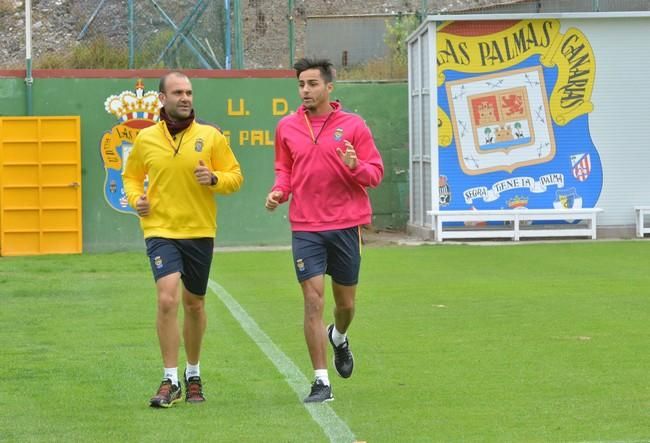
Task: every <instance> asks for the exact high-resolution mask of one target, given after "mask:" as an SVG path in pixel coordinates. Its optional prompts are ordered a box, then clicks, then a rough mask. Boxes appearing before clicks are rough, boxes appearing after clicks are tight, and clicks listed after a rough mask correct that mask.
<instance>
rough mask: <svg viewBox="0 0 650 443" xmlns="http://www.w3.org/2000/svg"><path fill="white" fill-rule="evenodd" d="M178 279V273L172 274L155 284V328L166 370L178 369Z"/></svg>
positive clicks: (179, 275)
mask: <svg viewBox="0 0 650 443" xmlns="http://www.w3.org/2000/svg"><path fill="white" fill-rule="evenodd" d="M180 277H181V274H180V272H174V273H172V274H169V275H166V276H164V277H161V278H159V279H158V281H157V282H156V289H157V291H158V313H157V317H156V328H157V331H158V341H159V342H160V352H161V354H162V359H163V364H164V366H165V367H166V368H175V367H178V347H179V345H180V333H179V330H178V305H179V303H180V291H179V290H178V282H179V281H180Z"/></svg>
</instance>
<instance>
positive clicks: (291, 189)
mask: <svg viewBox="0 0 650 443" xmlns="http://www.w3.org/2000/svg"><path fill="white" fill-rule="evenodd" d="M330 105H331V106H332V112H331V113H330V114H328V115H327V116H322V117H320V116H319V117H311V119H310V118H309V117H308V115H307V113H306V112H305V108H304V106H302V105H301V106H300V107H299V108H298V110H297V111H296V112H295V113H293V114H290V115H287V116H285V117H283V118H282V120H280V121H279V122H278V125H277V128H276V132H275V184H274V185H273V188H272V190H273V191H282V192H283V193H284V195H283V198H282V200H281V202H284V201H287V200H288V199H289V195H291V203H290V204H289V221H290V222H291V230H292V231H328V230H332V229H345V228H350V227H353V226H359V225H363V224H368V223H370V221H371V216H372V208H371V207H370V199H369V198H368V193H367V192H366V187H376V186H377V185H379V183H380V182H381V180H382V178H383V175H384V165H383V162H382V160H381V155H380V154H379V151H378V150H377V147H376V146H375V142H374V140H373V137H372V133H371V132H370V129H369V128H368V126H367V125H366V123H365V121H364V120H363V119H362V118H361V117H360V116H358V115H356V114H352V113H350V112H347V111H344V110H342V109H341V105H340V104H339V103H337V102H332V103H331V104H330ZM345 140H348V141H350V143H352V146H353V147H354V149H355V151H356V153H357V159H358V164H357V167H356V168H355V169H354V170H350V168H348V167H347V166H346V165H345V164H344V163H343V160H341V158H340V157H339V155H338V153H337V152H336V149H337V148H339V149H341V151H343V152H345V149H346V148H345V143H344V141H345Z"/></svg>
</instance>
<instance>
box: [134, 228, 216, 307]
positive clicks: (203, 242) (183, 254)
mask: <svg viewBox="0 0 650 443" xmlns="http://www.w3.org/2000/svg"><path fill="white" fill-rule="evenodd" d="M145 244H146V245H147V255H148V256H149V263H150V264H151V270H152V271H153V277H154V280H156V281H158V279H159V278H161V277H164V276H165V275H169V274H173V273H174V272H180V273H181V280H182V281H183V285H185V289H187V290H188V291H190V292H191V293H192V294H195V295H205V292H206V290H207V288H208V278H209V277H210V265H211V264H212V250H213V249H214V239H213V238H190V239H182V240H179V239H172V238H161V237H151V238H147V239H145Z"/></svg>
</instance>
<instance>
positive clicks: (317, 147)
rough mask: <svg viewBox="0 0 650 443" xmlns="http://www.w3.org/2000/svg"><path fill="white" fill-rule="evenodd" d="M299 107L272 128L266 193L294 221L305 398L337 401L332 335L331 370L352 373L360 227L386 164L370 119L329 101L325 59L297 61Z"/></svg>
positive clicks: (369, 211)
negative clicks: (327, 303) (330, 313)
mask: <svg viewBox="0 0 650 443" xmlns="http://www.w3.org/2000/svg"><path fill="white" fill-rule="evenodd" d="M294 69H295V70H296V76H297V78H298V92H299V94H300V98H301V99H302V105H301V106H300V107H299V108H298V110H297V111H296V112H295V113H293V114H291V115H288V116H286V117H284V118H282V120H280V122H279V123H278V126H277V128H276V131H275V184H274V185H273V188H272V189H271V192H270V193H269V194H268V196H267V197H266V208H267V209H268V210H269V211H273V210H274V209H275V208H277V207H278V205H280V204H281V203H284V202H286V201H287V200H289V197H291V203H290V204H289V220H290V222H291V231H292V249H293V259H294V267H295V270H296V276H297V277H298V281H299V282H300V286H301V288H302V293H303V297H304V304H305V310H304V333H305V340H306V342H307V347H308V349H309V356H310V357H311V362H312V366H313V368H314V374H315V380H314V383H313V384H312V386H311V392H310V393H309V395H308V396H307V397H306V398H305V400H304V401H305V402H306V403H312V402H324V401H330V400H333V399H334V396H333V395H332V388H331V386H330V382H329V377H328V374H327V340H328V339H329V342H330V344H331V345H332V347H333V350H334V367H335V368H336V372H337V373H338V374H339V375H340V376H341V377H343V378H348V377H350V375H352V370H353V368H354V359H353V357H352V352H351V351H350V343H349V341H348V338H347V334H346V333H347V330H348V327H349V326H350V323H351V322H352V318H353V317H354V299H355V294H356V289H357V282H358V278H359V267H360V264H361V254H360V249H361V248H360V243H361V233H360V229H361V225H364V224H368V223H370V221H371V216H372V209H371V207H370V200H369V198H368V193H367V191H366V188H367V187H375V186H377V185H379V183H380V182H381V179H382V177H383V175H384V166H383V163H382V160H381V156H380V154H379V151H378V150H377V147H376V146H375V142H374V140H373V137H372V134H371V132H370V129H369V128H368V126H366V123H365V121H364V120H363V119H362V118H361V117H359V116H358V115H356V114H352V113H350V112H347V111H344V110H343V109H341V106H340V104H338V103H336V102H330V93H331V92H332V90H333V88H334V84H333V67H332V64H331V63H330V62H329V61H328V60H314V59H301V60H299V61H298V62H297V63H296V64H295V65H294ZM325 274H329V275H330V276H331V278H332V292H333V294H334V302H335V305H336V306H335V308H334V323H333V324H330V325H329V326H328V327H327V329H326V328H325V324H324V323H323V306H324V294H325Z"/></svg>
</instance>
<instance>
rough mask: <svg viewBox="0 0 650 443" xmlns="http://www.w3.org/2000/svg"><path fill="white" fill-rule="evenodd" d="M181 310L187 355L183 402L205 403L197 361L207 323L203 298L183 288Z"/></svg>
mask: <svg viewBox="0 0 650 443" xmlns="http://www.w3.org/2000/svg"><path fill="white" fill-rule="evenodd" d="M183 308H184V311H185V312H184V324H183V339H184V340H185V353H186V355H187V369H186V371H185V373H184V374H183V380H184V381H185V401H187V402H189V403H202V402H204V401H205V396H204V395H203V383H202V381H201V375H200V372H199V359H200V357H201V343H202V342H203V335H204V334H205V326H206V323H207V316H206V315H205V296H200V295H196V294H193V293H192V292H190V291H188V290H187V289H186V288H183Z"/></svg>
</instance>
